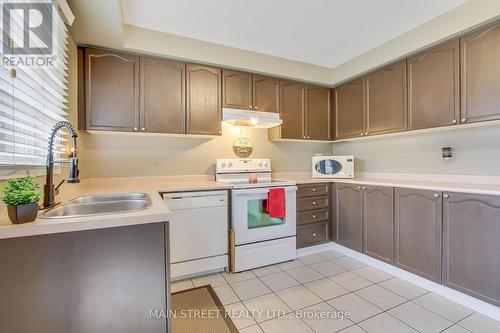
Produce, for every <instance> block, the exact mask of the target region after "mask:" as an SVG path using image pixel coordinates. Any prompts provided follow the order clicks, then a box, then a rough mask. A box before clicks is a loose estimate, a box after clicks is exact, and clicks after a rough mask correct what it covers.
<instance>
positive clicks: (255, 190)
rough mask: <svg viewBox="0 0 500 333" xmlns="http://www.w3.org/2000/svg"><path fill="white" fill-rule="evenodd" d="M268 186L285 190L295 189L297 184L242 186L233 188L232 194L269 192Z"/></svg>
mask: <svg viewBox="0 0 500 333" xmlns="http://www.w3.org/2000/svg"><path fill="white" fill-rule="evenodd" d="M270 188H284V189H285V192H287V191H290V190H291V191H297V186H289V185H287V186H273V187H258V188H244V189H236V190H233V194H234V195H238V194H262V193H267V192H269V189H270Z"/></svg>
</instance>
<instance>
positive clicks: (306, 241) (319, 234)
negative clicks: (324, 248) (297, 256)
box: [297, 222, 328, 248]
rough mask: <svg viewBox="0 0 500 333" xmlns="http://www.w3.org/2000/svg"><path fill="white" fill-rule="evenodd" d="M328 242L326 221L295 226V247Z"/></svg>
mask: <svg viewBox="0 0 500 333" xmlns="http://www.w3.org/2000/svg"><path fill="white" fill-rule="evenodd" d="M325 242H328V222H326V223H313V224H307V225H300V226H297V248H301V247H306V246H310V245H315V244H319V243H325Z"/></svg>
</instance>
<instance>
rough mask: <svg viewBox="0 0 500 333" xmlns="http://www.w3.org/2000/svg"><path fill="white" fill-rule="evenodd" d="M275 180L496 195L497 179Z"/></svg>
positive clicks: (381, 176) (303, 176) (294, 176)
mask: <svg viewBox="0 0 500 333" xmlns="http://www.w3.org/2000/svg"><path fill="white" fill-rule="evenodd" d="M274 177H275V178H279V179H287V180H293V181H295V182H296V183H297V184H310V183H346V184H359V185H373V186H389V187H402V188H413V189H419V190H429V191H439V192H457V193H470V194H483V195H500V177H495V176H492V177H488V176H467V175H451V176H448V175H414V174H390V173H377V174H375V173H374V174H364V173H359V175H358V176H356V178H352V179H335V178H312V176H311V174H309V173H275V174H274Z"/></svg>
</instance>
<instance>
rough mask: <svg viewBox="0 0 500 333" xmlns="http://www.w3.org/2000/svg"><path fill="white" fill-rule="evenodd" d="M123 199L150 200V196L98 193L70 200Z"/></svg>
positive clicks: (83, 201)
mask: <svg viewBox="0 0 500 333" xmlns="http://www.w3.org/2000/svg"><path fill="white" fill-rule="evenodd" d="M121 200H148V201H149V196H148V195H147V194H146V193H140V192H131V193H113V194H97V195H85V196H82V197H78V198H75V199H72V200H70V202H71V203H73V202H74V203H88V202H108V201H121Z"/></svg>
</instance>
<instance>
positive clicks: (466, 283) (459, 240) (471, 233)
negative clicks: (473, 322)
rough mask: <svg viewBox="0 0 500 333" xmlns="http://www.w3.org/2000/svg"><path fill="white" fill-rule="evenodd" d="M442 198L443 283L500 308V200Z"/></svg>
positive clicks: (449, 195) (451, 195)
mask: <svg viewBox="0 0 500 333" xmlns="http://www.w3.org/2000/svg"><path fill="white" fill-rule="evenodd" d="M443 197H444V199H443V224H444V225H443V232H444V243H443V284H444V285H445V286H448V287H451V288H453V289H457V290H459V291H461V292H463V293H466V294H469V295H471V296H473V297H476V298H479V299H482V300H484V301H486V302H489V303H492V304H494V305H496V306H500V280H499V278H500V259H499V255H500V197H499V196H486V195H473V194H461V193H445V194H444V195H443Z"/></svg>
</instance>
